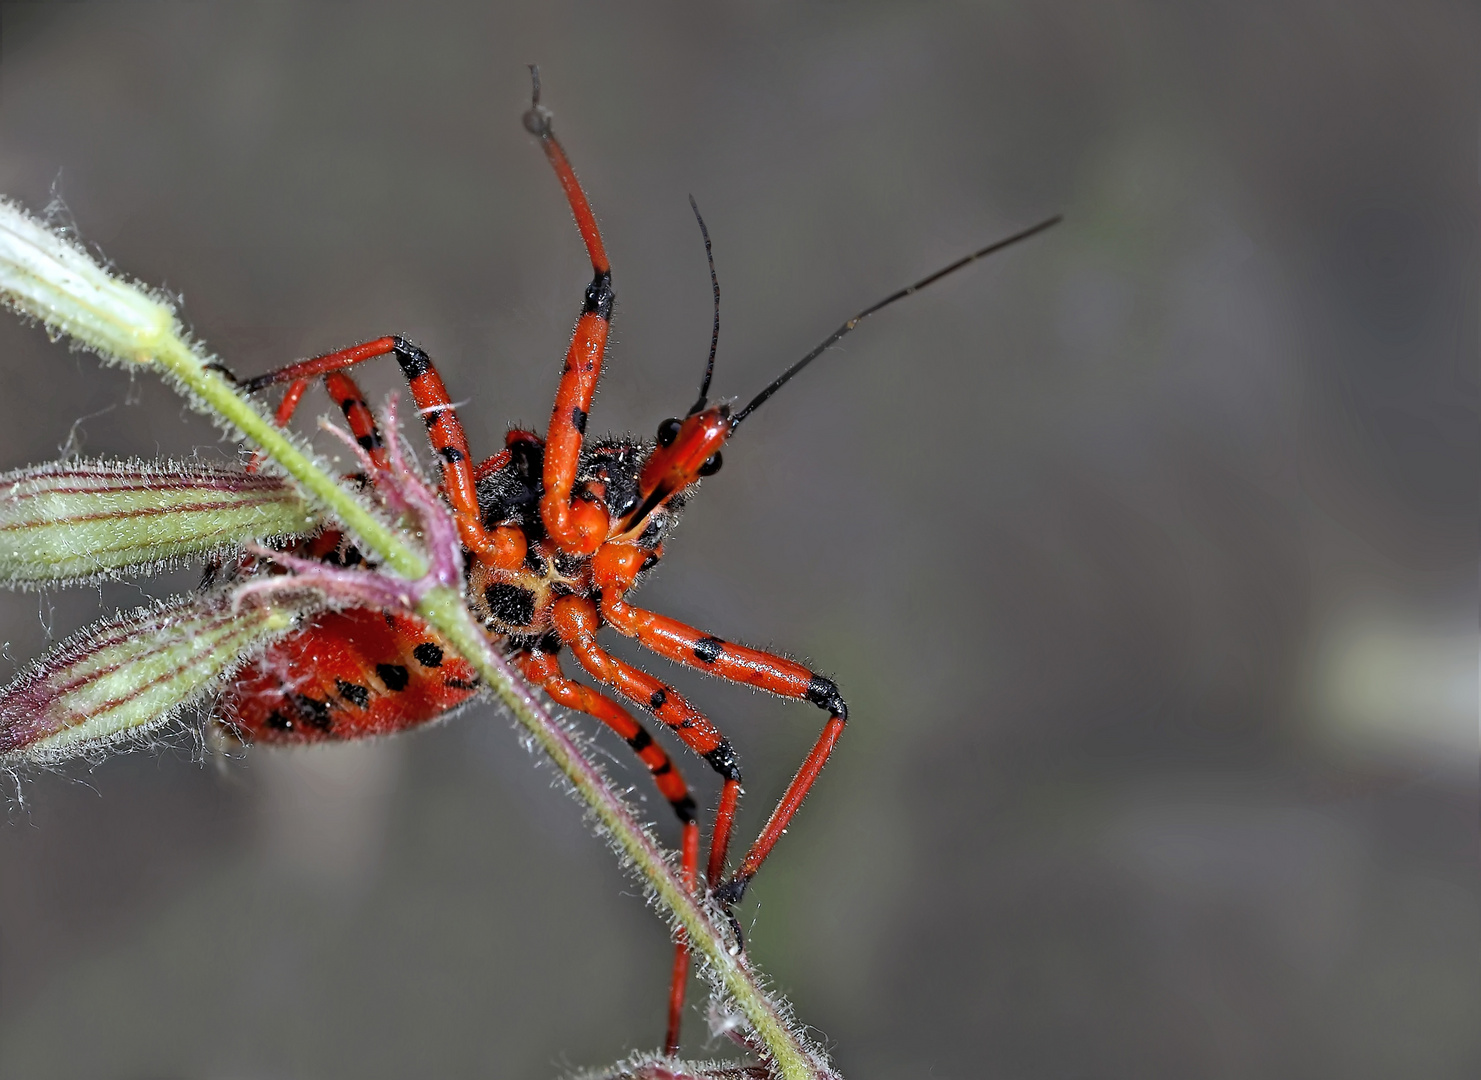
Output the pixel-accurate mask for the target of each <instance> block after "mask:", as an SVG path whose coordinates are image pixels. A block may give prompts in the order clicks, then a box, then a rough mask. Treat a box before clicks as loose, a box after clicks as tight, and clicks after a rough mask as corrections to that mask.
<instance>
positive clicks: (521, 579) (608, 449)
mask: <svg viewBox="0 0 1481 1080" xmlns="http://www.w3.org/2000/svg"><path fill="white" fill-rule="evenodd" d="M543 449H544V447H543V445H542V444H541V443H540V442H539V441H538V440H536V439H534V438H528V439H514V440H511V445H510V459H509V463H508V464H507V465H506V466H504V468H502V469H500V470H499V471H498V472H496V473H494V474H493V475H491V476H488V477H485V478H484V479H483V480H481V481H479V484H478V506H479V509H480V511H481V512H482V515H483V524H484V527H485V528H488V529H493V528H496V527H498V526H500V525H513V526H516V527H518V528H519V529H521V530H522V531H523V532H524V534H525V540H526V542H527V543H528V545H529V551H528V554H527V555H526V556H525V562H524V566H523V567H522V568H520V569H519V570H516V571H507V570H491V569H488V568H486V567H483V566H481V565H479V564H478V563H476V562H473V561H471V560H470V562H469V570H468V600H469V606H470V607H471V608H472V610H473V612H474V614H475V615H477V616H478V617H479V618H480V619H481V620H482V621H483V623H484V625H485V626H486V627H487V628H488V629H489V630H491V631H493V632H494V633H497V634H503V635H506V636H508V637H510V638H512V639H514V643H515V645H516V646H520V645H523V644H525V643H527V642H529V641H531V639H538V638H540V637H542V636H544V635H546V634H548V633H549V632H550V630H551V624H550V608H551V605H552V604H554V603H555V601H556V600H557V599H558V598H559V597H561V596H564V595H567V594H575V595H577V596H589V595H591V593H592V582H591V572H590V563H591V557H590V556H586V555H569V554H566V553H565V552H562V551H560V550H559V549H558V548H557V547H556V545H555V544H554V543H553V542H552V541H551V540H550V539H549V537H548V536H547V535H546V532H545V525H544V523H543V522H542V520H541V518H540V496H541V494H542V493H543V491H544V485H543V483H542V481H541V472H542V468H543V465H544V456H543ZM652 452H653V444H652V443H651V442H644V441H639V440H635V439H630V438H628V439H604V440H602V441H601V442H594V443H588V444H587V445H586V447H585V448H584V449H583V450H582V453H581V462H580V466H579V468H578V470H577V473H576V485H575V488H574V497H575V498H587V499H593V500H600V501H601V502H603V503H604V504H605V505H606V508H607V512H608V514H610V515H611V517H612V520H613V521H616V520H618V519H619V518H620V517H622V516H623V515H624V514H626V513H629V512H630V511H631V510H632V509H633V508H634V507H636V506H637V505H638V501H639V494H638V475H639V473H640V472H641V471H642V468H643V463H644V462H646V461H647V460H648V456H649V455H650V454H651V453H652ZM681 501H682V500H681V498H678V497H676V498H674V499H670V500H669V502H668V503H667V504H666V505H665V506H664V507H661V508H660V509H658V510H656V511H655V512H654V513H653V514H652V515H651V517H650V519H649V524H648V527H647V528H645V529H644V530H643V532H642V534H641V535H640V536H639V537H638V539H637V540H636V541H635V542H636V544H637V545H638V546H639V547H641V548H644V549H645V550H647V551H650V552H653V554H654V557H653V558H652V559H651V560H649V564H648V565H649V567H651V566H652V564H653V563H655V562H657V549H658V547H659V545H660V544H662V543H663V540H664V538H665V537H666V536H667V535H668V532H669V530H670V529H672V528H673V526H674V524H675V522H676V521H677V520H678V516H679V508H680V507H679V504H680V502H681Z"/></svg>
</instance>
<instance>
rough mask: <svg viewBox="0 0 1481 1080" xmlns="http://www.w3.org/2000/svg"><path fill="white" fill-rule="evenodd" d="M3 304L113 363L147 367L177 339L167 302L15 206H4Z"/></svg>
mask: <svg viewBox="0 0 1481 1080" xmlns="http://www.w3.org/2000/svg"><path fill="white" fill-rule="evenodd" d="M0 301H3V302H4V303H5V304H6V305H8V306H9V307H12V308H14V309H15V310H16V311H19V312H21V313H22V314H24V315H29V316H31V317H32V318H34V319H38V320H40V321H41V322H42V323H43V324H45V326H46V328H47V330H48V331H50V332H51V333H52V334H53V335H54V336H60V335H62V334H68V335H70V336H71V337H72V338H73V339H74V340H75V341H76V342H77V343H78V344H80V345H82V346H84V347H85V348H88V349H92V350H93V351H95V352H97V353H100V354H101V355H102V356H103V357H105V358H107V359H113V360H122V361H125V362H132V363H138V362H147V361H149V360H152V359H153V358H154V354H155V352H156V350H157V349H158V347H159V344H160V343H161V342H162V341H164V340H166V339H169V338H171V337H173V336H175V334H176V330H175V311H174V308H173V307H172V306H171V305H170V304H169V302H168V301H167V300H165V299H164V298H163V297H161V296H159V295H156V294H154V293H151V292H149V291H147V290H145V289H143V288H141V287H140V286H138V285H135V284H133V283H132V282H128V281H124V280H122V279H121V278H118V277H116V276H114V275H113V274H111V273H109V272H108V271H107V270H106V269H104V267H103V266H102V265H101V264H99V263H98V261H97V260H96V259H94V258H93V257H92V256H91V255H89V254H88V253H87V252H86V251H84V250H83V249H82V248H81V247H79V246H78V245H76V244H74V243H72V242H71V241H70V240H67V239H65V238H63V237H61V236H58V235H57V234H56V233H55V232H53V231H52V230H51V229H49V228H47V227H46V226H45V225H43V224H42V223H41V222H39V221H37V220H36V219H35V218H33V217H32V216H31V215H30V214H28V213H26V212H25V211H24V210H22V209H21V208H20V207H18V206H16V205H15V204H14V203H12V202H8V201H0Z"/></svg>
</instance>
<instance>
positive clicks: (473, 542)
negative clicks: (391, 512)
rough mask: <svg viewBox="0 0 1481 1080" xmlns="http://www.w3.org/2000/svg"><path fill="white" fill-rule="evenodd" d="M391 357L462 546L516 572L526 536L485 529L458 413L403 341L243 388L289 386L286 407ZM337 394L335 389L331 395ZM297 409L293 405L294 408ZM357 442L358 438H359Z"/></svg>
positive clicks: (337, 355) (425, 363) (386, 341)
mask: <svg viewBox="0 0 1481 1080" xmlns="http://www.w3.org/2000/svg"><path fill="white" fill-rule="evenodd" d="M390 353H394V354H395V356H396V362H397V363H398V364H399V365H400V367H401V374H402V375H404V376H405V377H406V382H407V385H408V386H409V387H410V388H411V396H412V400H414V401H415V402H416V405H417V411H418V412H419V413H420V414H421V417H422V422H423V423H424V424H425V425H426V427H427V438H428V439H429V440H430V441H431V443H432V449H433V450H434V451H436V453H437V456H438V458H439V459H441V462H442V488H443V491H444V493H445V494H446V495H447V500H448V502H449V503H451V504H452V508H453V513H454V515H455V516H456V517H457V520H458V532H459V534H460V535H461V536H462V539H463V544H464V545H465V546H466V547H467V548H468V550H470V551H472V552H473V553H474V555H475V556H476V557H477V558H478V559H479V561H480V562H483V563H484V564H486V565H489V566H494V567H498V568H500V569H508V570H513V569H516V568H518V567H519V565H520V564H521V563H522V562H523V561H524V557H525V537H524V533H523V532H522V531H520V530H519V529H516V528H510V527H505V528H496V529H494V530H492V531H490V530H488V529H485V528H484V526H483V522H482V520H481V515H480V513H479V509H478V492H477V489H476V484H475V478H474V470H473V465H472V462H471V461H470V458H469V450H468V437H467V435H465V434H464V433H463V425H462V423H460V422H459V420H458V414H457V410H456V409H455V408H453V404H452V399H451V398H450V397H449V396H448V393H447V387H446V386H444V385H443V382H442V376H441V375H439V374H438V373H437V368H436V366H435V365H434V364H433V363H432V359H431V357H429V356H428V355H427V354H426V353H425V352H424V351H422V350H421V349H420V348H418V347H417V346H415V345H413V344H412V343H411V342H409V341H407V340H406V339H405V338H402V337H397V336H391V337H382V338H376V339H375V340H374V341H367V342H364V343H363V344H360V345H353V346H351V347H350V348H348V349H340V350H337V351H336V352H331V353H325V354H324V355H322V356H316V357H313V358H312V359H309V360H301V361H299V362H298V363H296V364H289V365H288V366H287V367H284V368H280V369H278V370H277V371H270V372H268V373H267V374H265V375H259V376H257V377H256V378H253V379H248V380H247V381H246V382H245V383H243V387H244V388H245V389H246V390H247V391H248V392H249V393H251V392H253V391H257V390H261V389H263V388H264V387H267V386H272V385H273V384H275V383H280V382H291V383H292V384H293V385H292V386H290V387H289V389H288V395H287V396H286V397H285V398H284V402H285V403H286V402H287V401H288V398H290V397H294V392H295V391H297V396H298V397H302V394H303V392H302V390H298V387H299V384H300V383H301V382H302V381H303V380H305V379H312V378H315V377H318V376H321V375H322V376H326V377H327V376H330V375H333V374H336V373H339V372H342V371H343V370H344V369H345V368H347V367H353V366H354V365H355V364H360V363H363V362H364V361H366V360H372V359H374V358H376V357H378V356H385V355H387V354H390ZM326 382H327V379H326ZM350 385H351V386H353V385H354V384H353V383H351V384H350ZM333 393H334V391H333V389H332V388H331V394H333ZM336 400H338V398H336ZM362 404H363V402H362ZM296 405H297V401H296V400H295V401H294V407H296ZM279 412H280V413H281V412H282V406H280V407H279ZM289 415H292V408H290V409H289ZM348 415H349V414H348V413H346V416H348ZM352 424H353V421H352ZM356 438H357V439H358V438H359V433H358V432H357V433H356ZM362 445H363V444H362Z"/></svg>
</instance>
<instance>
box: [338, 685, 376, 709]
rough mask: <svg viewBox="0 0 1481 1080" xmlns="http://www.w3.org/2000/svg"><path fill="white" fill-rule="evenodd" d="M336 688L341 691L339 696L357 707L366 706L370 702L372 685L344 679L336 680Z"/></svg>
mask: <svg viewBox="0 0 1481 1080" xmlns="http://www.w3.org/2000/svg"><path fill="white" fill-rule="evenodd" d="M334 688H335V689H336V690H338V691H339V696H340V697H342V698H344V699H345V700H346V701H348V702H349V703H350V704H351V705H354V706H356V707H357V708H361V709H363V708H365V707H366V706H367V705H369V704H370V687H368V686H361V685H360V684H359V683H352V682H346V681H345V680H344V679H336V680H334Z"/></svg>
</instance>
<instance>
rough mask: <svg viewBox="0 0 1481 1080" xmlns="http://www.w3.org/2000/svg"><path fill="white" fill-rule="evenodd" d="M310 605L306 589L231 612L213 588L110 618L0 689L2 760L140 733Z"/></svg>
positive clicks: (47, 755)
mask: <svg viewBox="0 0 1481 1080" xmlns="http://www.w3.org/2000/svg"><path fill="white" fill-rule="evenodd" d="M315 606H317V601H316V600H315V599H314V598H313V597H312V596H310V595H308V594H305V595H302V596H299V597H296V598H294V597H275V598H274V602H273V603H272V604H271V605H268V604H249V605H244V606H243V607H242V608H241V609H240V610H237V611H233V609H232V603H231V594H230V592H229V591H227V590H217V591H215V592H211V593H203V594H200V595H198V596H195V597H192V598H189V599H186V600H177V601H174V602H171V603H168V604H160V605H156V606H154V607H148V608H141V609H139V610H138V611H135V612H133V613H131V614H128V615H120V616H114V617H113V618H111V619H106V620H104V621H102V622H100V623H97V624H95V625H93V626H91V627H89V628H88V629H87V630H84V631H82V632H81V633H79V634H76V635H75V636H73V637H71V638H69V639H67V640H66V641H64V642H62V643H61V644H60V645H58V646H57V647H56V648H54V649H52V650H50V651H49V652H48V653H47V654H46V655H45V656H43V657H42V658H41V659H40V660H37V661H36V662H35V663H34V664H32V665H31V666H30V667H29V668H27V669H26V670H25V671H24V672H22V673H21V674H20V675H19V676H18V677H17V678H16V679H15V680H14V681H13V682H12V683H11V684H10V685H9V686H7V687H5V688H4V689H3V690H0V762H7V763H12V764H13V763H18V762H25V761H30V762H55V761H61V760H64V759H66V758H70V757H76V756H79V755H86V754H89V753H94V752H97V751H100V750H103V749H105V748H107V747H110V746H114V745H116V744H119V743H123V742H127V741H129V740H137V739H142V738H144V737H147V736H148V735H149V734H151V733H152V732H154V731H156V730H158V728H159V727H161V726H162V725H164V724H165V723H167V722H169V721H170V720H171V719H173V718H174V717H176V716H178V715H179V714H180V713H181V712H183V711H184V710H186V709H188V708H190V707H192V706H194V705H197V704H199V703H200V702H201V701H203V700H204V698H205V697H206V695H208V694H209V693H210V692H211V691H213V690H215V689H216V688H217V687H219V686H220V684H221V682H222V680H223V679H224V678H225V677H226V676H227V675H229V674H230V673H231V672H232V671H234V670H235V669H236V668H237V667H238V666H239V665H240V664H241V663H242V662H244V661H245V660H246V659H248V658H250V657H251V656H252V655H253V654H254V653H255V652H256V651H257V650H259V649H261V648H262V647H263V646H265V645H266V644H267V643H268V642H269V641H271V640H272V639H273V638H275V637H278V636H280V635H281V634H284V633H286V632H288V631H289V630H292V629H293V628H294V627H295V626H296V625H297V623H298V619H299V617H300V616H302V615H304V614H306V613H307V612H308V611H310V610H312V609H313V608H314V607H315Z"/></svg>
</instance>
